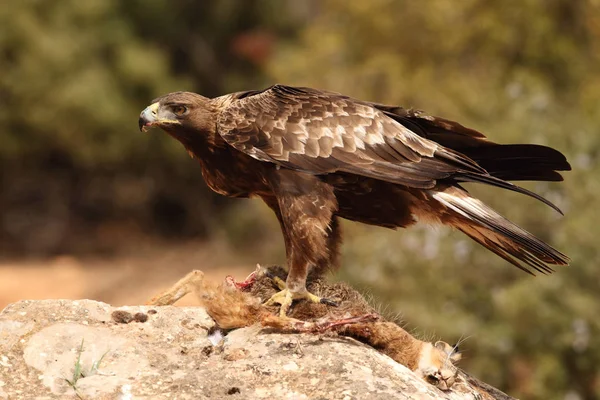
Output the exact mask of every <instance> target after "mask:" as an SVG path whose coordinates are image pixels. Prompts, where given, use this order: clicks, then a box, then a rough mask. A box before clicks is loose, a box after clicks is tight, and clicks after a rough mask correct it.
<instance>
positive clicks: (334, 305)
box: [319, 297, 340, 307]
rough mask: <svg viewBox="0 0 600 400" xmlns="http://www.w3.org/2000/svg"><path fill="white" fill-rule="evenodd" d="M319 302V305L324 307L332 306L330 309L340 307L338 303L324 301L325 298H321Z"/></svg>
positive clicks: (328, 300)
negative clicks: (324, 305)
mask: <svg viewBox="0 0 600 400" xmlns="http://www.w3.org/2000/svg"><path fill="white" fill-rule="evenodd" d="M319 302H320V303H321V304H326V305H328V306H332V307H339V306H340V303H338V302H337V301H333V300H330V299H326V298H325V297H321V300H320V301H319Z"/></svg>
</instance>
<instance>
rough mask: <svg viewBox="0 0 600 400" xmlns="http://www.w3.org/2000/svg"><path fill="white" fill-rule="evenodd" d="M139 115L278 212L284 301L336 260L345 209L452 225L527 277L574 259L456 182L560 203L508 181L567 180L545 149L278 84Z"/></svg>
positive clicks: (395, 223) (191, 98)
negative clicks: (284, 271)
mask: <svg viewBox="0 0 600 400" xmlns="http://www.w3.org/2000/svg"><path fill="white" fill-rule="evenodd" d="M139 123H140V128H141V129H142V128H146V127H149V126H159V127H161V128H162V129H164V130H165V131H167V132H168V133H169V134H170V135H171V136H173V137H174V138H176V139H177V140H179V141H180V142H181V143H182V144H183V145H184V146H185V147H186V149H187V150H188V152H190V154H192V155H193V156H195V157H196V158H197V159H198V161H199V162H200V164H201V166H202V172H203V176H204V178H205V179H206V182H207V184H208V186H210V187H211V188H212V189H213V190H214V191H216V192H218V193H220V194H223V195H226V196H233V197H251V196H258V197H261V198H262V199H263V200H264V201H265V202H266V204H267V205H268V206H269V207H270V208H271V209H272V210H273V211H274V212H275V214H276V215H277V218H278V219H279V222H280V224H281V228H282V231H283V235H284V239H285V245H286V253H287V258H288V266H289V275H288V277H287V282H286V283H287V292H286V293H285V296H283V295H282V296H283V297H282V298H278V299H275V301H277V302H282V303H285V304H284V307H283V308H286V307H288V306H289V302H291V299H292V298H306V297H309V296H308V295H307V292H306V276H307V274H308V272H309V271H310V270H313V271H324V270H325V269H327V268H335V267H336V266H337V264H338V257H337V256H338V250H339V246H340V241H341V238H340V230H339V224H338V221H337V218H338V217H341V218H346V219H349V220H354V221H359V222H363V223H367V224H372V225H378V226H384V227H388V228H398V227H407V226H410V225H412V224H414V223H415V222H417V221H418V220H421V221H425V222H429V223H441V224H444V225H449V226H452V227H454V228H456V229H459V230H461V231H462V232H464V233H465V234H467V235H468V236H469V237H471V238H472V239H473V240H475V241H476V242H478V243H480V244H481V245H483V246H485V247H487V248H488V249H489V250H491V251H493V252H494V253H496V254H498V255H499V256H500V257H502V258H504V259H506V260H507V261H509V262H510V263H512V264H514V265H515V266H517V267H519V268H521V269H522V270H524V271H527V272H530V273H531V270H534V271H539V272H542V273H549V272H551V271H552V269H551V267H550V266H551V265H566V264H567V263H568V261H569V259H568V257H566V256H565V255H564V254H562V253H560V252H559V251H557V250H555V249H554V248H552V247H551V246H549V245H548V244H546V243H544V242H543V241H541V240H540V239H538V238H536V237H534V236H533V235H531V234H530V233H528V232H526V231H525V230H523V229H521V228H519V227H518V226H516V225H515V224H513V223H511V222H510V221H508V220H506V219H505V218H503V217H502V216H500V215H499V214H498V213H496V212H495V211H494V210H492V209H491V208H489V207H488V206H486V205H485V204H483V203H482V202H480V201H479V200H477V199H475V198H473V197H470V196H469V194H468V193H467V191H466V190H464V189H463V188H462V187H461V186H460V183H461V182H479V183H484V184H488V185H492V186H497V187H501V188H505V189H509V190H512V191H516V192H520V193H524V194H527V195H529V196H532V197H534V198H536V199H538V200H541V201H543V202H544V203H546V204H548V205H550V206H551V207H553V208H555V209H556V207H555V206H554V205H552V204H551V203H550V202H549V201H547V200H545V199H543V198H542V197H540V196H538V195H536V194H534V193H532V192H530V191H528V190H525V189H523V188H520V187H518V186H516V185H513V184H511V183H509V182H507V180H540V181H558V180H562V177H561V175H560V174H559V172H557V171H565V170H569V169H570V166H569V163H568V162H567V161H566V159H565V157H564V156H563V155H562V154H561V153H560V152H558V151H556V150H554V149H551V148H549V147H545V146H540V145H529V144H524V145H521V144H512V145H501V144H496V143H493V142H491V141H489V140H487V139H486V138H485V136H483V135H482V134H481V133H479V132H477V131H474V130H472V129H469V128H465V127H464V126H462V125H460V124H458V123H456V122H452V121H448V120H445V119H442V118H435V117H431V116H427V115H425V114H422V113H420V112H416V111H412V110H407V109H404V108H400V107H393V106H385V105H381V104H376V103H369V102H365V101H360V100H355V99H351V98H349V97H347V96H343V95H340V94H337V93H331V92H325V91H319V90H314V89H309V88H294V87H288V86H281V85H276V86H272V87H270V88H268V89H266V90H263V91H249V92H239V93H233V94H229V95H225V96H222V97H218V98H214V99H208V98H205V97H202V96H200V95H197V94H194V93H189V92H177V93H171V94H168V95H166V96H163V97H161V98H158V99H156V100H155V101H154V102H153V104H152V105H151V106H149V107H148V108H146V109H145V110H144V111H143V112H142V114H141V115H140V121H139ZM312 300H315V299H314V298H312Z"/></svg>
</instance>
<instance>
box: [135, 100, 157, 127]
mask: <svg viewBox="0 0 600 400" xmlns="http://www.w3.org/2000/svg"><path fill="white" fill-rule="evenodd" d="M159 122H160V121H159V119H158V102H156V103H153V104H151V105H149V106H148V107H146V108H145V109H144V111H142V112H141V113H140V119H139V120H138V126H139V128H140V131H142V132H146V130H147V128H148V127H151V126H152V125H155V124H157V123H159Z"/></svg>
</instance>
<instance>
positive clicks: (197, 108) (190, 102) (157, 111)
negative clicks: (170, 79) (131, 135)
mask: <svg viewBox="0 0 600 400" xmlns="http://www.w3.org/2000/svg"><path fill="white" fill-rule="evenodd" d="M214 118H215V115H214V112H213V108H212V107H211V102H210V99H208V98H206V97H204V96H200V95H199V94H196V93H191V92H173V93H169V94H167V95H165V96H162V97H159V98H157V99H154V100H153V101H152V104H150V105H149V106H148V107H146V108H145V109H144V111H142V112H141V113H140V119H139V121H138V123H139V128H140V130H141V131H146V129H147V128H149V127H153V126H157V127H159V128H161V129H163V130H165V131H166V132H167V133H169V134H171V135H173V136H175V137H181V135H182V134H184V133H185V132H192V131H193V132H198V131H199V132H206V131H212V130H214V129H215V128H214V126H215V121H214Z"/></svg>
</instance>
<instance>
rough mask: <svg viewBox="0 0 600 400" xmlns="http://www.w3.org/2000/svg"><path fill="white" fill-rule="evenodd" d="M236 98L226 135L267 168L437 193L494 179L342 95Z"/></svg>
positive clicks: (224, 123) (223, 115) (272, 92)
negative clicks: (473, 178) (452, 183)
mask: <svg viewBox="0 0 600 400" xmlns="http://www.w3.org/2000/svg"><path fill="white" fill-rule="evenodd" d="M234 97H237V98H236V99H232V101H229V102H228V105H227V106H226V107H225V108H224V109H222V110H221V111H220V113H219V117H218V131H219V133H220V135H221V136H222V137H223V139H224V140H225V141H226V142H227V143H229V144H230V145H231V146H233V147H234V148H236V149H237V150H240V151H242V152H244V153H246V154H248V155H250V156H252V157H254V158H257V159H259V160H262V161H269V162H273V163H275V164H278V165H280V166H282V167H286V168H291V169H296V170H301V171H306V172H309V173H313V174H326V173H331V172H336V171H342V172H348V173H353V174H357V175H361V176H365V177H370V178H375V179H380V180H384V181H388V182H393V183H398V184H402V185H406V186H410V187H415V188H432V187H433V186H435V184H436V181H437V180H438V179H444V178H447V177H450V176H453V175H457V174H458V175H461V176H462V175H477V176H488V175H487V173H486V171H485V170H484V169H483V168H481V167H480V166H479V165H477V163H476V162H475V161H473V160H471V159H470V158H468V157H466V156H464V155H462V154H460V153H458V152H455V151H453V150H450V149H448V148H445V147H443V146H441V145H439V144H437V143H436V142H434V141H431V140H428V139H426V138H423V137H421V136H419V135H417V134H416V133H415V132H413V131H411V130H410V129H408V128H407V127H405V126H403V125H402V124H400V123H399V122H397V121H395V120H394V119H392V118H390V117H388V116H386V115H385V114H384V112H382V111H381V110H378V109H377V108H375V107H373V106H371V105H370V104H368V103H364V102H360V101H357V100H353V99H351V98H348V97H346V96H342V95H339V94H337V93H331V92H323V91H318V90H314V89H308V88H293V87H288V86H281V85H276V86H273V87H271V88H269V89H266V90H264V91H262V92H256V91H255V92H244V93H240V94H237V96H235V95H234Z"/></svg>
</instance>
